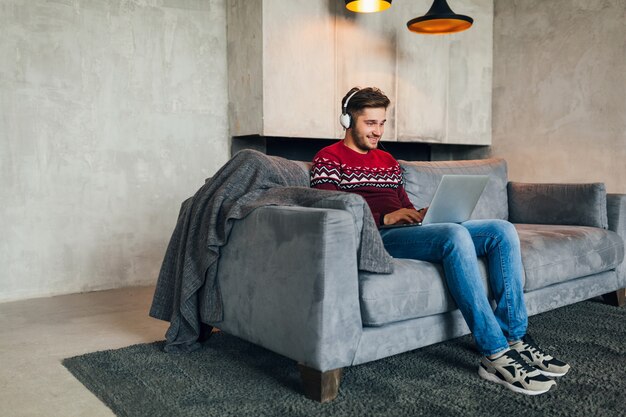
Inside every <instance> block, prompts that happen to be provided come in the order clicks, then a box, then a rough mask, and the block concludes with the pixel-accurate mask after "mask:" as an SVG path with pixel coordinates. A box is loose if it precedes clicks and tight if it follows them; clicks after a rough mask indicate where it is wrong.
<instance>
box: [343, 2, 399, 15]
mask: <svg viewBox="0 0 626 417" xmlns="http://www.w3.org/2000/svg"><path fill="white" fill-rule="evenodd" d="M390 7H391V0H346V9H348V10H350V11H351V12H358V13H374V12H382V11H383V10H387V9H388V8H390Z"/></svg>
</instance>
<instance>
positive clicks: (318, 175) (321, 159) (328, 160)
mask: <svg viewBox="0 0 626 417" xmlns="http://www.w3.org/2000/svg"><path fill="white" fill-rule="evenodd" d="M340 183H341V163H340V162H339V161H338V160H336V159H335V158H334V157H333V155H330V154H325V153H323V150H322V151H320V152H318V154H317V155H315V158H313V166H312V167H311V187H312V188H318V189H320V190H336V191H341V188H340V187H339V184H340Z"/></svg>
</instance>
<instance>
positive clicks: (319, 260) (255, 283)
mask: <svg viewBox="0 0 626 417" xmlns="http://www.w3.org/2000/svg"><path fill="white" fill-rule="evenodd" d="M400 162H401V166H402V169H403V171H404V178H405V183H406V190H407V193H408V195H409V197H410V198H411V201H412V202H413V203H414V205H415V206H416V207H424V206H427V205H428V203H429V201H430V199H431V197H432V195H433V193H434V190H435V188H436V186H437V184H438V181H439V178H440V177H441V175H443V174H449V173H454V174H489V175H490V179H489V183H488V185H487V188H486V189H485V192H484V193H483V196H482V197H481V199H480V200H479V203H478V205H477V207H476V209H475V211H474V213H473V218H498V219H507V220H509V221H511V222H512V223H514V224H515V226H516V228H517V230H518V233H519V236H520V240H521V244H522V259H523V265H524V270H525V277H524V291H525V299H526V305H527V308H528V312H529V314H530V315H533V314H537V313H541V312H544V311H547V310H550V309H554V308H557V307H561V306H564V305H567V304H572V303H575V302H578V301H581V300H585V299H589V298H593V297H596V296H599V295H604V296H605V297H606V299H607V300H610V302H611V303H613V304H619V303H622V304H623V293H624V292H623V288H624V287H626V266H625V265H624V264H623V263H622V261H623V258H624V240H625V239H626V195H616V194H609V195H607V194H606V191H605V188H604V185H603V184H567V185H565V184H561V185H559V184H519V183H512V182H509V181H508V178H507V168H506V162H505V161H504V160H501V159H487V160H476V161H455V162H407V161H400ZM300 165H301V167H302V174H303V175H308V169H309V167H310V166H309V165H308V164H306V163H301V164H300ZM340 199H341V197H340ZM351 201H354V199H353V198H346V199H345V205H343V206H342V205H337V206H336V207H335V208H332V207H330V208H305V207H293V206H291V207H284V206H282V207H281V206H267V207H261V208H258V209H256V210H254V211H253V212H252V213H251V214H249V215H248V216H247V217H245V218H244V219H242V220H238V221H236V222H235V224H234V226H233V228H232V231H231V234H230V237H229V240H228V243H227V245H226V246H224V247H223V248H222V251H221V255H220V260H219V265H218V274H217V280H218V282H219V286H220V290H221V294H222V300H223V309H224V320H223V321H222V322H219V323H208V324H211V325H214V326H216V327H219V328H220V329H221V330H222V331H225V332H227V333H230V334H233V335H235V336H238V337H241V338H243V339H245V340H247V341H250V342H252V343H255V344H258V345H261V346H263V347H265V348H267V349H270V350H272V351H274V352H277V353H279V354H282V355H285V356H287V357H289V358H291V359H293V360H294V361H297V362H298V363H299V366H300V371H301V376H302V379H303V385H304V390H305V394H306V395H307V396H308V397H309V398H312V399H316V400H318V401H328V400H331V399H333V398H334V397H335V396H336V395H337V390H338V387H339V381H340V377H341V369H342V368H343V367H346V366H350V365H356V364H362V363H365V362H369V361H373V360H377V359H380V358H384V357H387V356H390V355H395V354H398V353H401V352H406V351H410V350H412V349H417V348H420V347H422V346H426V345H430V344H433V343H437V342H441V341H445V340H448V339H451V338H455V337H458V336H461V335H464V334H467V333H468V332H469V329H468V328H467V326H466V324H465V322H464V320H463V318H462V316H461V314H460V313H459V311H458V309H457V308H456V305H455V303H454V301H453V299H452V298H451V296H450V294H449V293H448V291H447V289H446V284H445V279H444V277H443V270H442V267H441V265H438V264H433V263H429V262H422V261H416V260H410V259H393V264H394V271H393V273H392V274H376V273H370V272H365V271H359V270H358V268H357V265H358V264H357V256H356V254H357V251H358V246H359V230H360V228H361V227H362V218H361V219H359V216H358V215H355V213H354V212H353V211H352V210H350V209H349V208H350V204H351V203H350V202H351ZM346 207H347V208H346ZM361 210H362V209H361ZM481 270H482V273H483V278H484V282H485V291H486V292H488V291H489V290H488V285H487V278H486V275H487V270H486V265H485V264H484V262H482V259H481Z"/></svg>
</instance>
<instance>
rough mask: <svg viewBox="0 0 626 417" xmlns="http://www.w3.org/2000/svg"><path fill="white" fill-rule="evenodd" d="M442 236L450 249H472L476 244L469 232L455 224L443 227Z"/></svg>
mask: <svg viewBox="0 0 626 417" xmlns="http://www.w3.org/2000/svg"><path fill="white" fill-rule="evenodd" d="M441 235H442V236H444V237H445V239H446V245H445V246H446V247H447V248H449V249H456V250H459V249H472V250H473V248H474V244H473V242H472V236H471V235H470V233H469V231H468V230H467V229H466V228H465V227H463V226H461V225H460V224H455V223H445V224H442V225H441Z"/></svg>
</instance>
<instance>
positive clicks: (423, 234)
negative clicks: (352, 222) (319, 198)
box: [380, 220, 528, 356]
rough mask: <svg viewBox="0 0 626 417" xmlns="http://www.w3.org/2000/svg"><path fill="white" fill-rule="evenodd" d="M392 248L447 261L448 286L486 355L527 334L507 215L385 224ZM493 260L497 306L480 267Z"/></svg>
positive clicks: (403, 254) (514, 238)
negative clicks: (483, 259)
mask: <svg viewBox="0 0 626 417" xmlns="http://www.w3.org/2000/svg"><path fill="white" fill-rule="evenodd" d="M380 234H381V236H382V238H383V243H384V244H385V248H386V249H387V251H388V252H389V254H390V255H391V256H393V257H395V258H410V259H418V260H422V261H429V262H437V263H442V264H443V269H444V274H445V277H446V282H447V284H448V290H449V291H450V293H451V294H452V297H453V298H454V300H455V301H456V304H457V305H458V307H459V310H461V313H462V314H463V317H464V318H465V321H466V322H467V325H468V326H469V328H470V330H471V331H472V333H473V334H474V340H475V342H476V345H477V346H478V349H479V350H480V352H481V353H482V354H483V355H486V356H488V355H492V354H494V353H497V352H500V351H502V350H504V349H506V348H507V347H508V341H515V340H519V339H521V338H522V337H523V336H524V335H525V334H526V327H527V325H528V315H527V313H526V306H525V304H524V297H523V292H522V274H523V270H522V258H521V254H520V243H519V237H518V235H517V231H516V230H515V227H513V225H512V224H511V223H509V222H507V221H504V220H470V221H467V222H464V223H462V224H454V223H440V224H430V225H425V226H421V227H399V228H395V229H381V230H380ZM479 256H485V257H486V258H487V261H488V265H489V284H490V286H491V292H492V295H493V298H494V301H495V311H494V309H493V308H492V306H491V304H490V303H489V300H488V299H487V295H486V294H487V293H486V289H485V288H484V285H483V283H482V280H481V277H480V272H479V269H478V259H477V257H479Z"/></svg>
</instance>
